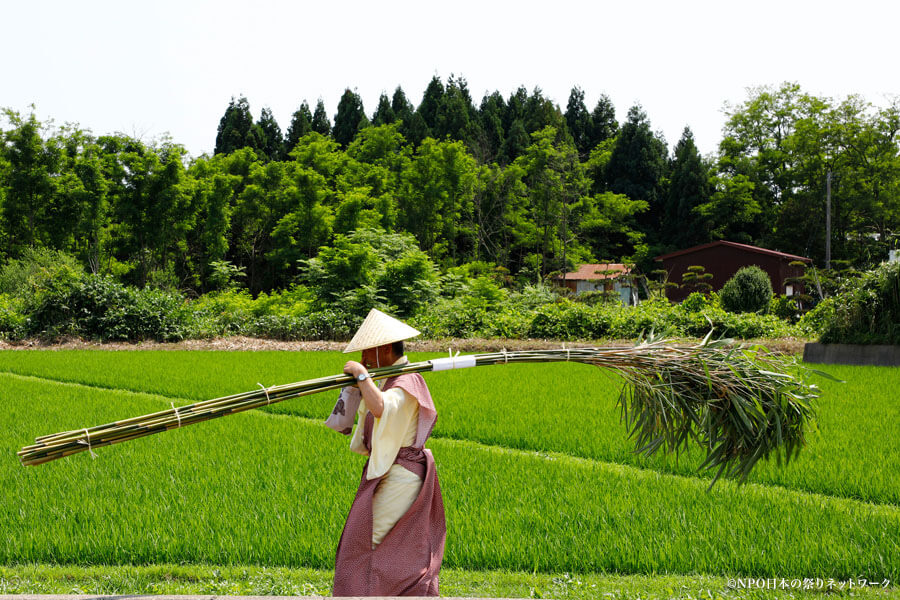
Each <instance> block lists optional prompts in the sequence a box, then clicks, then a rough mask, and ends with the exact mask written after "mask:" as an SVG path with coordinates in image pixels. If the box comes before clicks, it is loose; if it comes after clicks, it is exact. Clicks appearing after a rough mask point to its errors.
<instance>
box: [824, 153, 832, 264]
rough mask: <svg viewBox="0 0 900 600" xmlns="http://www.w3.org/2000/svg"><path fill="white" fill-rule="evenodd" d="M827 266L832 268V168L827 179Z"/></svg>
mask: <svg viewBox="0 0 900 600" xmlns="http://www.w3.org/2000/svg"><path fill="white" fill-rule="evenodd" d="M825 268H826V269H831V169H828V177H827V178H826V179H825Z"/></svg>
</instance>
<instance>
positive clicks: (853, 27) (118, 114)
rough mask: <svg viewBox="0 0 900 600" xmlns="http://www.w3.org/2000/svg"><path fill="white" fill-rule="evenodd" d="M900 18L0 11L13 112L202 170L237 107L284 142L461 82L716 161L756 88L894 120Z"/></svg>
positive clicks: (66, 1)
mask: <svg viewBox="0 0 900 600" xmlns="http://www.w3.org/2000/svg"><path fill="white" fill-rule="evenodd" d="M898 17H900V3H897V2H894V1H888V0H882V1H881V2H875V1H872V0H855V1H854V2H846V1H844V2H832V1H830V0H825V1H822V0H820V1H815V2H810V1H806V0H802V1H801V0H797V1H795V0H778V1H774V0H754V2H747V1H746V0H744V1H735V0H731V1H729V0H718V1H693V0H679V1H677V2H676V1H672V0H667V1H649V0H647V1H641V0H637V1H634V0H633V1H630V2H618V3H611V2H603V1H594V2H572V1H570V0H552V1H546V0H545V1H542V2H531V1H524V0H521V1H517V2H499V1H497V2H490V1H489V0H481V1H470V0H457V1H454V2H441V3H438V2H422V1H419V2H413V1H395V2H371V1H370V2H355V1H354V2H350V1H342V0H332V1H331V2H321V1H320V2H303V1H292V2H289V1H274V0H272V1H268V0H257V1H256V2H252V3H251V2H237V1H233V0H216V1H193V0H180V1H173V0H154V1H153V2H134V1H132V2H128V1H123V0H116V1H100V0H79V1H77V2H72V1H71V0H17V1H11V0H4V2H3V6H2V10H0V23H2V25H0V53H2V54H0V56H2V60H0V107H8V108H11V109H13V110H15V111H18V112H20V113H26V114H27V113H28V112H29V111H30V110H31V109H30V108H29V107H30V105H32V104H33V105H34V106H35V114H36V115H37V117H38V119H39V120H41V121H47V120H50V119H52V120H53V121H54V122H55V123H56V124H57V125H59V124H63V123H66V122H74V123H78V124H79V125H80V126H81V127H83V128H86V129H89V130H91V131H92V132H93V133H94V134H96V135H102V134H107V133H113V132H122V133H126V134H129V135H133V136H135V137H139V138H141V139H143V140H145V141H151V140H153V139H156V138H159V137H160V136H163V135H165V134H168V135H169V136H171V138H172V139H173V140H174V141H175V142H177V143H180V144H182V145H184V146H185V147H186V148H187V149H188V151H189V152H190V153H191V154H192V155H193V156H198V155H200V154H202V153H210V154H211V153H212V151H213V148H214V146H215V136H216V129H217V127H218V123H219V119H221V117H222V114H223V113H224V111H225V108H226V107H227V106H228V103H229V100H230V99H231V98H232V96H240V95H244V96H246V97H247V99H248V101H249V103H250V108H251V111H252V112H253V116H254V118H258V116H259V112H260V110H261V109H262V108H263V107H265V106H268V107H269V108H270V109H271V110H272V112H273V114H274V115H275V118H276V119H277V120H278V122H279V125H280V126H281V129H282V131H286V130H287V128H288V125H289V124H290V119H291V114H292V113H293V112H294V111H295V110H297V108H298V107H299V106H300V103H301V102H302V101H303V100H306V101H307V102H309V104H310V106H312V107H314V106H315V103H316V101H317V100H318V99H319V98H321V99H322V100H323V101H324V102H325V107H326V109H327V111H328V114H329V115H330V116H331V118H332V120H333V118H334V114H335V112H336V110H337V103H338V100H339V99H340V96H341V94H342V93H343V91H344V89H346V88H351V89H354V90H355V91H356V92H357V93H358V94H359V95H360V96H361V97H362V100H363V104H364V106H365V109H366V112H367V113H368V114H369V115H370V116H371V114H372V112H373V111H374V109H375V106H376V104H377V101H378V97H379V95H380V94H381V93H382V92H386V93H387V94H388V95H389V96H390V95H391V94H392V93H393V91H394V89H395V88H396V87H397V86H398V85H400V86H402V87H403V90H404V91H405V92H406V94H407V96H408V97H409V98H410V100H411V101H412V102H413V103H414V104H416V105H417V104H418V103H419V102H420V101H421V98H422V93H423V92H424V90H425V87H426V86H427V85H428V82H429V81H430V80H431V78H432V77H433V76H435V75H436V76H438V77H440V78H441V79H442V80H443V81H444V82H445V83H446V81H447V78H448V77H449V76H450V75H451V74H454V75H456V76H461V77H463V78H465V79H466V81H467V82H468V85H469V90H470V92H471V93H472V96H473V99H474V100H475V102H476V104H478V103H479V102H480V100H481V98H482V97H483V96H484V95H485V94H486V93H490V92H493V91H495V90H496V91H499V92H500V93H501V94H503V96H504V97H508V96H509V95H510V94H511V93H513V92H514V91H515V90H516V89H517V88H518V87H519V86H525V87H526V88H527V89H528V90H529V91H531V90H533V89H534V88H536V87H539V88H540V89H541V90H542V92H543V94H544V95H545V96H547V97H549V98H550V99H552V100H553V101H554V102H556V103H557V104H558V105H559V106H560V108H561V109H562V110H565V106H566V102H567V100H568V97H569V92H570V90H571V89H572V87H573V86H575V85H577V86H579V87H580V88H581V89H582V90H583V91H584V93H585V101H586V104H587V105H588V109H589V110H590V109H592V108H593V107H594V105H595V104H596V102H597V100H598V98H599V97H600V95H601V94H606V95H608V96H609V97H610V98H611V99H612V101H613V103H614V105H615V107H616V113H617V117H618V119H619V121H620V122H621V121H623V120H624V119H625V116H626V114H627V112H628V109H629V107H630V106H632V105H634V104H640V105H641V106H642V107H643V108H644V110H645V112H646V113H647V115H648V118H649V120H650V124H651V126H652V128H653V129H654V130H656V131H659V132H661V133H662V134H663V135H664V137H665V139H666V141H667V142H668V144H669V146H670V148H671V147H673V146H674V144H675V143H676V142H677V141H678V139H679V138H680V137H681V134H682V131H683V129H684V127H685V126H689V127H690V128H691V130H692V131H693V133H694V139H695V141H696V143H697V145H698V147H699V148H700V151H701V152H702V153H704V154H711V153H713V152H715V150H716V147H717V145H718V142H719V140H720V139H721V137H722V127H723V125H724V123H725V119H726V116H725V108H726V106H727V105H728V104H731V105H738V104H740V103H742V102H743V101H745V100H746V99H747V97H748V89H750V88H753V87H757V86H762V85H773V86H777V85H779V84H780V83H781V82H784V81H792V82H797V83H799V84H800V85H801V86H802V88H803V90H804V91H806V92H809V93H812V94H816V95H821V96H828V97H832V98H836V99H840V98H843V97H845V96H846V95H848V94H860V95H862V96H863V97H864V98H865V99H866V100H868V101H870V102H872V103H873V104H875V105H878V106H884V105H886V104H887V102H888V98H889V97H891V96H892V95H895V94H900V71H898V69H897V68H896V60H897V58H898V54H900V53H898V50H897V41H896V26H897V23H898V22H900V20H898ZM4 125H5V123H4ZM2 126H3V125H0V127H2Z"/></svg>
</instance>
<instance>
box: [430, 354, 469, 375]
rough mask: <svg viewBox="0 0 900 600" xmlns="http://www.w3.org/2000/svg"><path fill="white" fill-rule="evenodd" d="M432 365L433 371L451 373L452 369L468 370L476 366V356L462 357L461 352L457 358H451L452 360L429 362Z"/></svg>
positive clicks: (438, 359)
mask: <svg viewBox="0 0 900 600" xmlns="http://www.w3.org/2000/svg"><path fill="white" fill-rule="evenodd" d="M428 362H430V363H431V370H432V371H449V370H450V369H466V368H468V367H474V366H475V355H474V354H467V355H465V356H460V355H459V352H457V353H456V356H451V357H450V358H435V359H434V360H430V361H428Z"/></svg>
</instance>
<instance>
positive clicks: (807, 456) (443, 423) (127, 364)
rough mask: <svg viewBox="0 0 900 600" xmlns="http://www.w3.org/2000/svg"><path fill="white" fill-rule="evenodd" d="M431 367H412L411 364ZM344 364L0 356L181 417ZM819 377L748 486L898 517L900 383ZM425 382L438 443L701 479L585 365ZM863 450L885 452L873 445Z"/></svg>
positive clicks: (325, 401)
mask: <svg viewBox="0 0 900 600" xmlns="http://www.w3.org/2000/svg"><path fill="white" fill-rule="evenodd" d="M445 356H446V354H445ZM438 357H439V355H437V354H415V353H414V354H411V355H410V358H411V359H412V360H413V361H418V360H427V359H431V358H438ZM346 358H347V357H346V355H342V354H341V353H339V352H209V351H208V352H198V351H192V352H173V351H140V352H108V351H71V350H60V351H29V352H22V351H6V352H0V371H5V372H16V373H20V374H26V375H28V374H31V375H36V376H40V377H46V378H51V379H55V380H65V381H73V382H81V383H85V384H88V385H93V386H99V387H104V388H114V389H119V388H122V389H130V390H133V391H146V392H151V393H155V394H161V395H163V396H169V397H171V399H173V400H176V405H179V406H180V405H181V404H185V403H188V402H191V401H199V400H204V399H206V398H212V397H215V396H220V395H223V394H229V393H237V392H241V391H246V390H247V389H249V388H252V387H253V386H254V385H255V384H256V383H257V382H260V383H262V384H263V385H265V386H271V385H273V384H275V383H283V382H285V381H294V380H300V379H308V378H312V377H315V376H316V375H317V374H321V373H323V372H324V373H327V372H334V371H336V370H338V369H339V368H340V366H341V365H342V364H343V362H344V361H345V360H346ZM819 368H821V369H823V370H825V371H827V372H829V373H831V374H832V375H833V376H834V377H835V378H837V379H841V380H845V381H846V383H837V382H835V381H831V380H828V379H821V380H819V381H818V383H819V385H820V386H821V387H822V391H823V394H822V397H821V398H820V399H819V401H818V407H817V414H818V431H813V432H812V433H811V434H810V436H809V440H808V441H809V443H808V444H807V447H806V448H805V450H804V451H803V452H802V453H801V454H800V456H799V457H797V459H796V460H794V461H792V462H791V464H789V465H781V466H778V465H777V464H775V463H774V462H773V463H768V462H764V463H761V464H758V465H757V466H756V467H755V468H754V470H753V471H752V472H751V474H750V475H749V477H748V480H749V481H751V482H757V483H766V484H774V485H778V486H783V487H786V488H789V489H796V490H805V491H809V492H815V493H819V494H824V495H828V496H838V497H846V498H853V499H859V500H865V501H868V502H874V503H884V504H893V505H897V506H900V480H898V479H897V478H896V477H895V476H893V473H896V472H900V438H898V437H897V436H896V435H895V429H896V423H897V422H898V420H900V404H898V403H897V402H896V400H895V398H894V395H893V393H892V390H894V389H897V388H898V387H900V372H898V370H897V369H891V368H886V367H838V366H825V367H819ZM197 373H204V374H205V375H204V376H203V377H197ZM425 378H426V380H427V381H428V385H429V386H430V388H431V390H432V393H433V395H434V398H435V402H436V404H437V407H438V411H439V413H440V418H439V419H438V423H437V426H436V428H435V431H434V436H435V437H440V438H450V439H461V440H473V441H479V442H482V443H485V444H490V445H494V446H503V447H509V448H516V449H522V450H534V451H541V452H544V451H555V452H560V453H565V454H569V455H572V456H578V457H583V458H590V459H596V460H601V461H610V462H614V463H619V464H628V465H634V466H637V467H640V468H646V469H652V470H654V471H658V472H663V473H674V474H681V475H694V474H697V473H698V471H697V469H698V467H699V465H700V464H701V462H702V460H703V452H702V451H697V450H688V452H687V453H684V454H682V455H681V456H680V457H679V458H678V460H675V459H674V457H668V456H664V455H662V456H654V457H645V456H643V455H636V454H634V453H633V446H632V444H630V443H629V441H628V440H627V437H626V435H625V430H624V429H623V427H622V425H621V423H620V413H619V410H618V409H617V408H616V399H617V396H618V392H619V389H620V387H621V384H620V382H619V381H618V380H616V379H615V378H613V377H608V376H603V375H602V372H597V371H591V370H586V369H585V368H584V366H582V365H576V364H571V363H554V364H544V365H527V364H524V365H517V364H510V365H506V366H503V365H501V366H498V367H495V368H493V369H469V370H467V371H448V372H446V373H437V374H429V373H425ZM334 400H335V397H334V394H333V393H323V394H316V395H313V396H307V397H304V398H300V399H297V400H291V401H287V402H283V403H280V404H273V405H272V406H270V407H267V408H265V409H264V410H266V411H267V412H273V413H278V414H287V415H296V416H301V417H307V418H311V419H316V420H323V419H324V418H325V416H327V415H328V414H329V413H330V411H331V408H332V406H333V405H334ZM132 414H134V413H132ZM120 416H129V415H128V414H127V413H120ZM88 422H90V421H86V422H85V424H87V423H88ZM93 422H99V421H93ZM76 425H77V424H70V426H76ZM47 430H48V429H46V428H39V429H37V430H36V431H47ZM871 439H879V440H881V442H880V443H879V444H871V443H870V442H869V440H871ZM24 441H27V440H23V443H24ZM701 476H703V477H710V478H711V477H712V474H703V473H701Z"/></svg>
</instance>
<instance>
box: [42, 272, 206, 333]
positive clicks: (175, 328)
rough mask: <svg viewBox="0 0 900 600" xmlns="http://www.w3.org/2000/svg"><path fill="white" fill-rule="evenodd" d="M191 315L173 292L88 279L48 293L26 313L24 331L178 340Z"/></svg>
mask: <svg viewBox="0 0 900 600" xmlns="http://www.w3.org/2000/svg"><path fill="white" fill-rule="evenodd" d="M191 317H192V315H191V313H190V310H189V309H188V308H187V306H186V305H185V301H184V298H182V297H181V296H180V295H178V294H176V293H173V292H166V291H162V290H154V289H150V288H145V289H137V288H131V287H125V286H123V285H122V284H120V283H118V282H116V281H115V280H113V279H112V278H111V277H104V276H100V275H87V276H85V277H84V278H83V279H81V280H80V281H77V282H75V283H71V284H69V285H66V286H57V287H56V288H55V289H52V290H50V291H49V292H48V293H46V294H45V295H44V296H43V298H42V300H41V303H40V305H39V306H37V307H36V308H35V310H34V311H32V313H31V315H30V322H29V325H28V333H29V334H30V335H38V336H41V337H48V338H57V337H60V336H64V335H75V336H80V337H85V338H91V339H99V340H125V341H139V340H146V339H153V340H158V341H176V340H180V339H184V337H185V336H186V335H187V334H188V333H189V331H190V324H191Z"/></svg>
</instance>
